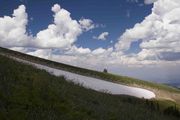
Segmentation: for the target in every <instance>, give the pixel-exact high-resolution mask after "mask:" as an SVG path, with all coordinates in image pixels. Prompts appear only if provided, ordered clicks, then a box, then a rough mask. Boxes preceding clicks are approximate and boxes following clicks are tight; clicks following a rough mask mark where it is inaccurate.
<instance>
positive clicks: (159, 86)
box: [0, 47, 180, 93]
mask: <svg viewBox="0 0 180 120" xmlns="http://www.w3.org/2000/svg"><path fill="white" fill-rule="evenodd" d="M1 53H2V54H5V55H10V56H15V57H18V58H21V59H24V60H29V61H32V62H35V63H38V64H42V65H46V66H49V67H53V68H57V69H61V70H65V71H69V72H73V73H77V74H81V75H85V76H90V77H94V78H99V79H104V80H107V81H113V82H117V83H121V84H125V85H132V86H139V87H143V88H154V89H158V90H159V89H161V90H166V91H170V92H176V93H180V90H179V89H176V88H173V87H169V86H167V85H163V84H156V83H152V82H148V81H143V80H138V79H134V78H130V77H125V76H119V75H114V74H110V73H103V72H98V71H94V70H89V69H84V68H79V67H75V66H70V65H67V64H62V63H58V62H54V61H50V60H46V59H42V58H38V57H34V56H30V55H26V54H23V53H19V52H16V51H12V50H8V49H5V48H1V47H0V54H1Z"/></svg>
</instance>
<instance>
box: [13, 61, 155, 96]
mask: <svg viewBox="0 0 180 120" xmlns="http://www.w3.org/2000/svg"><path fill="white" fill-rule="evenodd" d="M13 59H15V60H17V61H20V62H23V63H26V64H30V65H33V66H35V67H37V68H38V69H43V70H46V71H47V72H49V73H50V74H52V75H55V76H65V78H67V80H68V81H72V82H74V83H77V84H81V85H82V86H83V87H85V88H90V89H93V90H96V91H99V92H108V93H110V94H113V95H130V96H134V97H138V98H145V99H152V98H155V94H154V93H153V92H152V91H149V90H146V89H142V88H137V87H130V86H127V85H121V84H117V83H113V82H109V81H104V80H101V79H96V78H92V77H87V76H83V75H79V74H75V73H71V72H67V71H63V70H59V69H55V68H51V67H47V66H45V65H40V64H36V63H32V62H29V61H26V60H22V59H18V58H13Z"/></svg>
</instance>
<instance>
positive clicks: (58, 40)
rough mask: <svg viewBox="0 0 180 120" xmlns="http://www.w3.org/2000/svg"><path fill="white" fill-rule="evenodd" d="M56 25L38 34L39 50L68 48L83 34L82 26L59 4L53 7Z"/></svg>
mask: <svg viewBox="0 0 180 120" xmlns="http://www.w3.org/2000/svg"><path fill="white" fill-rule="evenodd" d="M52 11H53V12H54V23H53V24H50V25H49V26H48V28H47V29H44V30H42V31H40V32H39V33H37V36H36V40H35V42H36V47H37V48H39V47H40V48H66V47H69V46H71V45H72V44H73V43H74V42H75V41H76V40H77V37H78V36H79V35H80V34H82V29H81V25H80V24H79V23H78V21H76V20H73V19H72V18H71V17H70V15H71V14H70V13H69V12H68V11H67V10H65V9H63V8H61V7H60V6H59V5H58V4H55V5H54V6H53V7H52Z"/></svg>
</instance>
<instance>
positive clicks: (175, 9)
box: [115, 0, 180, 60]
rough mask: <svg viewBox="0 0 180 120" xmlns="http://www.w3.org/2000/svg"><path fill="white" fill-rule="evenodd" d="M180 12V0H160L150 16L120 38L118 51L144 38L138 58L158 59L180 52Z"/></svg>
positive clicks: (117, 45)
mask: <svg viewBox="0 0 180 120" xmlns="http://www.w3.org/2000/svg"><path fill="white" fill-rule="evenodd" d="M179 13H180V1H179V0H158V1H157V2H155V3H154V6H153V8H152V13H151V14H150V15H149V16H147V17H146V18H145V19H144V20H143V21H142V22H141V23H137V24H136V25H135V26H134V27H133V28H132V29H128V30H126V32H125V33H124V34H123V35H122V36H121V37H120V38H119V42H118V43H117V44H116V45H115V47H116V51H126V50H128V49H129V48H130V46H131V44H132V42H134V41H137V40H142V43H141V44H140V48H141V49H142V51H141V52H140V53H139V54H138V58H141V59H142V58H143V59H144V60H146V59H147V60H151V59H154V60H157V59H159V58H160V57H159V56H161V57H162V58H163V55H166V56H167V54H168V53H173V52H180V47H179V46H180V40H179V38H180V32H179V31H180V22H179V21H180V16H179ZM165 53H166V54H165ZM166 60H167V59H166Z"/></svg>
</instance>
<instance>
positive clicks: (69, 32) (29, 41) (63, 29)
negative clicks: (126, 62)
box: [0, 4, 95, 49]
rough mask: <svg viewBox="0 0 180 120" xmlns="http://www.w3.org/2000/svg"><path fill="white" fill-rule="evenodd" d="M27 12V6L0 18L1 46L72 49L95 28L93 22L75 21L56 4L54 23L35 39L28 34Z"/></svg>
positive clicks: (54, 7) (86, 20) (53, 9)
mask: <svg viewBox="0 0 180 120" xmlns="http://www.w3.org/2000/svg"><path fill="white" fill-rule="evenodd" d="M25 10H26V8H25V6H24V5H21V6H19V7H18V8H17V9H15V10H14V13H13V15H12V17H9V16H4V17H2V18H0V28H1V31H0V45H1V46H4V47H34V48H43V49H49V48H61V49H65V48H68V47H71V45H72V44H73V43H74V42H75V41H76V40H77V38H78V37H79V36H80V35H81V34H82V33H83V32H86V31H88V30H91V29H93V28H95V25H94V24H93V21H92V20H90V19H84V18H82V19H81V20H79V21H77V20H73V19H72V18H71V13H70V12H68V11H67V10H65V9H63V8H61V6H60V5H58V4H55V5H54V6H53V7H52V8H51V10H52V11H53V12H54V16H53V17H54V21H53V23H52V24H50V25H48V27H47V28H46V29H44V30H41V31H39V32H38V33H37V35H35V36H34V37H33V36H32V35H29V34H28V33H27V32H26V26H27V24H28V15H27V13H26V11H25Z"/></svg>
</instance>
